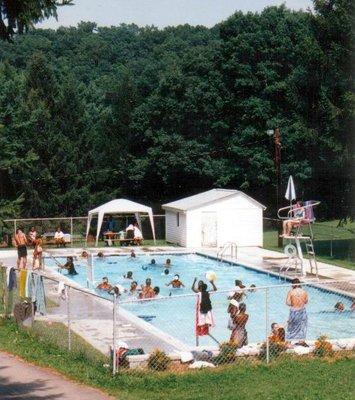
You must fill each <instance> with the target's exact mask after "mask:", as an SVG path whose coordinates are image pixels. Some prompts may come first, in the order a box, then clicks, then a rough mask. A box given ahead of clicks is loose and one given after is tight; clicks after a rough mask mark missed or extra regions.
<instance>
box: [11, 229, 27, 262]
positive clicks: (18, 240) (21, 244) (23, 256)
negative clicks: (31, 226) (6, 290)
mask: <svg viewBox="0 0 355 400" xmlns="http://www.w3.org/2000/svg"><path fill="white" fill-rule="evenodd" d="M27 244H28V242H27V238H26V235H25V234H24V233H23V232H22V230H21V229H20V228H18V229H16V234H15V236H14V245H15V246H16V247H17V268H19V269H25V268H26V263H27V247H26V246H27Z"/></svg>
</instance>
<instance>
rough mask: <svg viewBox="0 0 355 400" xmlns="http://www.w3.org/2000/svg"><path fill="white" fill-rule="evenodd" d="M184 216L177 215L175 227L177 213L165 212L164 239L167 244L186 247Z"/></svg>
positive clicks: (182, 214)
mask: <svg viewBox="0 0 355 400" xmlns="http://www.w3.org/2000/svg"><path fill="white" fill-rule="evenodd" d="M186 232H187V229H186V214H184V213H182V212H180V213H179V226H177V212H174V211H168V210H166V211H165V237H166V241H167V242H169V243H174V244H178V245H180V246H184V247H186V246H187V243H186Z"/></svg>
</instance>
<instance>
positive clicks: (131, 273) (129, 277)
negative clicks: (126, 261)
mask: <svg viewBox="0 0 355 400" xmlns="http://www.w3.org/2000/svg"><path fill="white" fill-rule="evenodd" d="M123 277H124V278H125V279H130V280H131V279H133V272H132V271H128V272H127V274H125V275H123Z"/></svg>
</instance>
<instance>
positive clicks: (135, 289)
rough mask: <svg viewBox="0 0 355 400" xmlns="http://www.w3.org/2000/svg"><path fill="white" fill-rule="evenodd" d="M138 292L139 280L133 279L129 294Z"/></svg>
mask: <svg viewBox="0 0 355 400" xmlns="http://www.w3.org/2000/svg"><path fill="white" fill-rule="evenodd" d="M137 292H138V282H136V281H132V282H131V287H130V288H129V294H131V295H135V294H137Z"/></svg>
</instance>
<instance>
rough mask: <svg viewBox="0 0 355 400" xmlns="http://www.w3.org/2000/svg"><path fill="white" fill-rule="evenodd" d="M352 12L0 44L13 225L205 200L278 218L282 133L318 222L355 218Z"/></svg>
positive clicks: (71, 31) (262, 16)
mask: <svg viewBox="0 0 355 400" xmlns="http://www.w3.org/2000/svg"><path fill="white" fill-rule="evenodd" d="M353 7H354V6H353V2H351V1H350V0H346V1H345V0H343V1H340V0H337V1H329V0H327V1H325V0H322V1H315V3H314V11H313V13H311V12H302V11H299V12H294V11H290V10H288V9H287V8H285V7H284V6H281V7H270V8H266V9H265V10H264V11H263V12H262V13H248V14H243V13H240V12H238V13H236V14H234V15H233V16H231V17H230V18H229V19H228V20H226V21H224V22H222V23H221V24H219V25H216V26H215V27H213V28H211V29H208V28H205V27H202V26H199V27H191V26H188V25H184V26H178V27H174V28H172V27H171V28H166V29H162V30H159V29H157V28H154V27H145V28H140V27H137V26H135V25H120V26H118V27H111V28H97V27H96V25H95V24H94V23H90V22H83V23H80V24H79V25H78V26H77V27H76V28H74V27H73V28H60V29H58V30H57V31H54V30H41V29H38V30H34V31H30V32H29V33H27V34H24V35H19V36H16V35H15V36H14V38H13V42H5V41H4V42H0V124H1V125H0V174H1V175H0V181H1V184H0V195H1V196H0V197H1V199H2V200H1V202H2V203H1V205H2V206H3V207H7V214H6V215H10V214H11V213H14V212H16V213H21V215H23V216H32V217H35V216H59V215H83V214H86V212H87V210H88V209H89V208H91V207H92V206H96V205H98V204H100V203H101V202H104V201H108V200H110V199H112V198H115V197H121V196H123V197H128V198H132V199H134V200H138V201H143V202H146V203H150V204H152V205H155V206H156V205H157V204H161V203H163V202H167V201H169V200H173V199H176V198H179V197H183V196H185V195H190V194H194V193H197V192H198V191H200V190H206V189H210V188H211V187H227V188H237V189H240V190H243V191H245V192H246V193H248V194H250V195H251V196H253V197H255V198H256V199H258V200H259V201H260V202H262V203H263V204H265V205H266V206H268V208H269V213H272V210H273V207H274V206H275V183H276V179H275V168H274V162H273V144H272V139H271V138H270V137H268V136H267V134H266V130H267V129H270V128H275V127H278V128H280V131H281V135H282V180H283V190H284V189H285V186H286V183H287V178H288V175H289V174H292V175H293V176H294V178H295V181H296V185H297V192H298V194H299V196H300V197H302V198H304V199H319V200H321V201H322V202H323V203H322V209H321V216H322V217H342V216H344V215H350V214H351V213H352V211H351V201H352V196H351V187H352V184H351V179H353V178H352V174H351V170H352V168H351V167H352V165H353V164H352V163H353V156H354V152H353V146H352V136H353V135H352V128H353V125H352V121H353V110H354V93H353V81H352V72H353V71H352V54H353V37H354V36H353V15H354V13H353ZM18 198H20V199H19V201H18V202H17V203H14V201H15V200H16V199H18ZM19 203H21V205H20V208H21V210H19V209H18V206H16V204H19ZM14 206H15V207H14Z"/></svg>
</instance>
